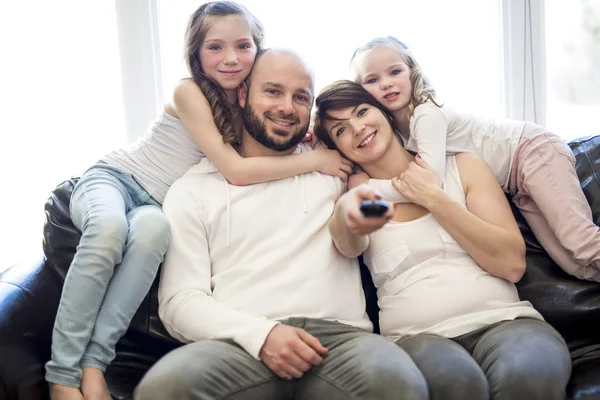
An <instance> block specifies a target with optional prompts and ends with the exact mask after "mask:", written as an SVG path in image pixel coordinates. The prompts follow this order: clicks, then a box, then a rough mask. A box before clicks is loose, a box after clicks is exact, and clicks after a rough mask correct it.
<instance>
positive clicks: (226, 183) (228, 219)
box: [223, 179, 231, 247]
mask: <svg viewBox="0 0 600 400" xmlns="http://www.w3.org/2000/svg"><path fill="white" fill-rule="evenodd" d="M223 182H224V183H225V196H226V197H227V210H226V213H227V217H226V218H227V221H226V224H227V247H229V243H230V237H231V197H230V195H229V182H227V179H223Z"/></svg>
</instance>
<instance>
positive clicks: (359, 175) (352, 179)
mask: <svg viewBox="0 0 600 400" xmlns="http://www.w3.org/2000/svg"><path fill="white" fill-rule="evenodd" d="M363 183H364V184H368V183H369V175H367V173H366V172H365V171H357V172H355V173H353V174H352V175H350V176H349V177H348V190H350V189H353V188H355V187H357V186H359V185H362V184H363Z"/></svg>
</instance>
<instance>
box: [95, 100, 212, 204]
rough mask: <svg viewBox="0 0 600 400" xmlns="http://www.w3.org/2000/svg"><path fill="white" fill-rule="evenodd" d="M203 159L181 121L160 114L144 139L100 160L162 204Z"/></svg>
mask: <svg viewBox="0 0 600 400" xmlns="http://www.w3.org/2000/svg"><path fill="white" fill-rule="evenodd" d="M203 157H204V154H203V153H202V152H201V151H200V150H199V149H198V147H196V143H195V142H194V140H193V139H192V137H191V135H190V134H189V132H188V130H187V129H186V128H185V126H184V125H183V122H181V120H180V119H179V118H175V117H173V116H172V115H170V114H169V113H167V112H166V111H163V113H162V114H161V115H160V116H159V117H158V118H157V119H156V120H155V121H154V122H153V124H152V127H151V129H150V132H148V133H147V134H146V135H145V136H144V137H142V138H140V139H139V140H138V141H137V142H135V143H133V144H131V145H129V146H128V147H126V148H123V149H119V150H116V151H113V152H112V153H109V154H107V155H106V156H104V158H102V161H104V162H106V163H108V164H110V165H114V166H115V167H118V168H120V169H121V170H123V171H124V172H127V173H130V174H131V175H133V177H134V178H135V179H136V181H137V182H138V183H139V184H140V185H141V186H142V187H143V188H144V189H146V191H147V192H148V193H149V194H150V196H152V197H153V198H154V199H155V200H156V201H158V202H159V203H161V204H162V202H163V200H164V199H165V195H166V194H167V190H169V188H170V187H171V185H172V184H173V182H175V180H176V179H179V178H180V177H181V176H182V175H183V174H184V173H185V172H186V171H187V170H188V169H190V167H192V166H193V165H196V164H198V163H199V162H200V160H201V159H202V158H203Z"/></svg>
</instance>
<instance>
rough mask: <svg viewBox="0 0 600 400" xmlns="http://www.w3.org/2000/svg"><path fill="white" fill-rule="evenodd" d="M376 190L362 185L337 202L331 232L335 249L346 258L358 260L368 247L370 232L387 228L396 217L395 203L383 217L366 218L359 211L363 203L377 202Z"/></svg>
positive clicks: (330, 226)
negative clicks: (367, 201) (394, 216)
mask: <svg viewBox="0 0 600 400" xmlns="http://www.w3.org/2000/svg"><path fill="white" fill-rule="evenodd" d="M378 199H379V197H378V195H377V193H375V191H374V190H373V189H372V188H370V187H369V186H367V185H360V186H358V187H356V188H354V189H351V190H349V191H348V192H346V193H344V194H343V195H342V196H341V197H340V198H339V199H338V201H337V202H336V203H335V208H334V210H333V215H332V216H331V218H330V219H329V232H330V233H331V237H332V238H333V243H334V244H335V247H337V249H338V250H339V252H340V253H342V254H343V255H344V256H345V257H348V258H354V257H358V256H359V255H360V254H361V253H362V252H363V251H365V250H366V249H367V247H369V236H368V235H369V233H371V232H374V231H376V230H377V229H379V228H381V227H382V226H383V225H385V224H386V223H387V222H388V221H389V220H390V219H391V218H392V216H393V215H394V207H393V204H390V205H389V207H388V212H387V213H386V214H385V215H384V216H383V217H380V218H366V217H365V216H364V215H363V214H362V212H361V211H360V204H361V203H362V202H363V201H364V200H378Z"/></svg>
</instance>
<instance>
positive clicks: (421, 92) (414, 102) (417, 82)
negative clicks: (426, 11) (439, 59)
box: [350, 36, 441, 115]
mask: <svg viewBox="0 0 600 400" xmlns="http://www.w3.org/2000/svg"><path fill="white" fill-rule="evenodd" d="M380 46H388V47H391V48H392V49H394V50H396V51H397V52H398V53H399V54H400V55H401V56H402V57H403V58H404V61H405V62H406V65H408V67H409V68H410V83H411V85H412V93H411V96H410V104H409V105H408V107H409V109H410V115H412V114H413V112H414V110H415V107H417V106H418V105H420V104H423V103H425V102H427V101H428V100H431V101H432V102H433V103H434V104H435V105H436V106H438V107H441V105H439V104H438V101H437V98H436V92H435V89H434V87H433V85H432V84H431V81H430V80H429V79H428V78H427V76H425V74H424V73H423V70H422V69H421V67H420V66H419V63H417V60H416V59H415V57H414V55H413V54H412V52H411V51H410V49H409V48H408V46H407V45H406V44H404V43H403V42H401V41H400V40H398V39H396V38H395V37H393V36H385V37H378V38H375V39H373V40H370V41H369V42H368V43H367V44H365V45H364V46H361V47H359V48H358V49H356V51H355V52H354V54H353V55H352V59H351V60H350V65H351V67H352V69H353V71H354V74H355V77H354V80H355V82H356V83H358V84H361V82H360V76H359V65H358V64H359V61H358V60H359V58H360V57H359V56H360V55H362V54H363V53H366V52H368V51H370V50H372V49H374V48H375V47H380Z"/></svg>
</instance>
